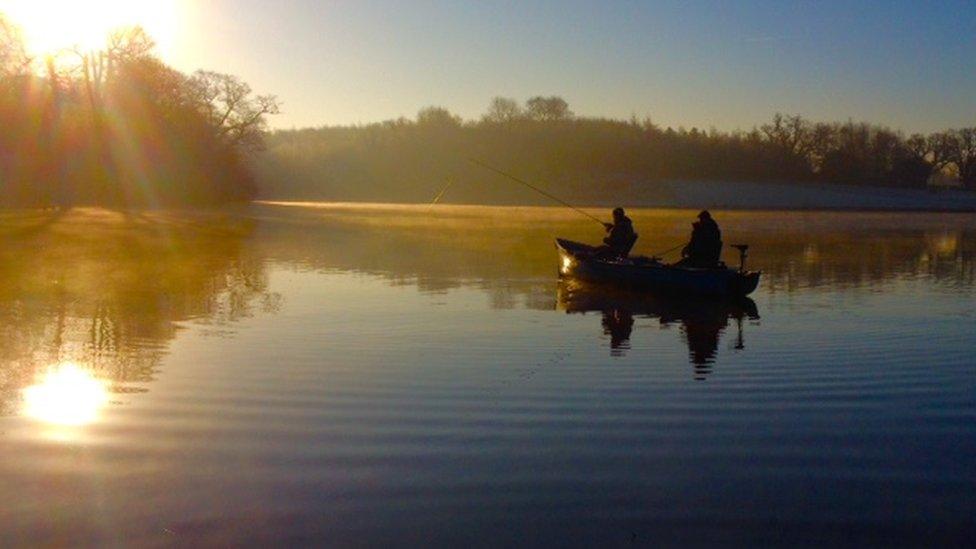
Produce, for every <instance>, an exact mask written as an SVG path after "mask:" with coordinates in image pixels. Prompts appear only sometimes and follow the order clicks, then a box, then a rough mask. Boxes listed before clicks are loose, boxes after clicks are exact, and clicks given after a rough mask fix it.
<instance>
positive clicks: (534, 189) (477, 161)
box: [434, 158, 688, 257]
mask: <svg viewBox="0 0 976 549" xmlns="http://www.w3.org/2000/svg"><path fill="white" fill-rule="evenodd" d="M468 161H469V162H471V163H472V164H477V165H478V166H481V167H482V168H484V169H486V170H489V171H492V172H495V173H497V174H498V175H501V176H504V177H507V178H508V179H511V180H512V181H515V182H517V183H521V184H522V185H525V186H526V187H528V188H530V189H532V190H533V191H535V192H537V193H539V194H541V195H542V196H545V197H546V198H548V199H550V200H554V201H556V202H558V203H560V204H562V205H563V206H566V207H567V208H569V209H571V210H573V211H575V212H578V213H581V214H583V215H585V216H586V217H588V218H590V219H592V220H593V221H596V222H597V223H599V224H600V225H602V226H604V227H605V226H606V223H604V222H603V221H600V219H599V218H597V217H595V216H593V215H591V214H589V213H587V212H585V211H583V210H581V209H579V208H577V207H576V206H573V205H572V204H570V203H569V202H566V201H565V200H563V199H561V198H559V197H558V196H554V195H552V194H551V193H548V192H546V191H544V190H542V189H540V188H539V187H536V186H535V185H533V184H531V183H529V182H528V181H525V180H524V179H521V178H518V177H515V176H514V175H512V174H510V173H507V172H503V171H502V170H499V169H498V168H496V167H494V166H490V165H488V164H485V163H484V162H482V161H480V160H477V159H474V158H469V159H468ZM448 186H450V184H448ZM444 190H447V189H446V188H445V189H444ZM441 194H443V191H442V192H441V193H440V194H438V195H437V198H440V195H441ZM437 198H435V199H434V201H435V202H436V201H437ZM687 244H688V243H687V242H682V243H681V244H678V245H677V246H675V247H673V248H668V249H667V250H665V251H663V252H658V253H655V254H653V256H654V257H663V256H665V255H667V254H669V253H671V252H673V251H676V250H677V249H678V248H682V247H684V246H686V245H687Z"/></svg>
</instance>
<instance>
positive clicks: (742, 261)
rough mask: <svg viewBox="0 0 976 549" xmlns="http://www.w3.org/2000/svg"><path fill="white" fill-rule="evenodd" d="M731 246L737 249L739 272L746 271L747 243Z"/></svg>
mask: <svg viewBox="0 0 976 549" xmlns="http://www.w3.org/2000/svg"><path fill="white" fill-rule="evenodd" d="M732 247H733V248H735V249H736V250H739V272H740V273H744V272H746V258H747V257H749V256H748V254H747V253H746V252H747V251H749V245H748V244H733V245H732Z"/></svg>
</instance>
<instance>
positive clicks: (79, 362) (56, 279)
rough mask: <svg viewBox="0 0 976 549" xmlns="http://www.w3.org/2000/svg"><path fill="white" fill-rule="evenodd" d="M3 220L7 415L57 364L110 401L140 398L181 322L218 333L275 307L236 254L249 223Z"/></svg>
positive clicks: (100, 215)
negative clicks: (115, 396) (258, 309)
mask: <svg viewBox="0 0 976 549" xmlns="http://www.w3.org/2000/svg"><path fill="white" fill-rule="evenodd" d="M0 221H2V223H0V414H3V415H7V414H10V413H13V412H15V411H16V409H17V408H18V407H19V406H20V405H21V400H23V397H24V396H25V395H24V394H22V393H24V391H25V390H26V388H28V387H34V386H39V387H48V386H49V385H50V384H47V385H44V384H43V382H44V379H43V378H44V376H45V375H46V372H48V373H49V372H50V371H51V370H52V368H57V367H58V366H59V365H63V364H71V365H73V367H74V368H75V369H76V370H77V372H75V373H76V374H77V375H81V373H83V374H85V375H90V376H91V377H92V378H93V379H97V380H99V381H103V382H105V383H106V385H107V387H108V390H109V391H110V392H113V393H128V392H141V391H145V390H146V387H145V384H146V383H147V382H149V381H151V380H152V379H153V377H154V375H155V371H156V368H157V364H158V363H159V360H160V359H161V358H162V356H163V355H164V353H165V352H166V348H167V346H168V344H169V342H170V341H171V340H172V339H173V338H174V337H175V335H176V332H177V330H178V326H177V322H180V321H184V320H188V319H196V320H199V321H203V322H208V323H214V324H218V325H223V324H227V323H230V322H234V321H236V320H238V319H240V318H244V317H247V316H249V315H250V314H251V311H252V309H253V307H254V306H255V304H259V303H260V304H264V305H265V306H266V307H274V306H275V303H276V300H275V296H274V294H270V293H269V292H268V291H267V281H266V277H265V274H264V271H263V266H262V263H261V262H260V261H258V260H256V259H253V258H250V257H248V255H247V254H246V253H243V250H244V246H243V244H244V242H245V241H246V240H247V239H249V238H250V234H251V232H252V228H253V221H250V220H247V219H244V218H240V217H236V216H233V215H226V214H178V215H176V214H174V215H170V214H165V213H151V214H131V215H127V214H122V213H116V212H109V211H106V210H88V209H76V210H74V211H72V212H69V213H67V214H65V215H61V216H52V215H50V214H47V213H43V212H35V213H20V214H10V213H8V214H4V217H3V219H0ZM79 372H80V373H79ZM39 384H40V385H39ZM34 393H37V391H34V392H32V393H31V395H34V396H37V395H35V394H34ZM45 394H46V393H45ZM32 398H33V397H32ZM35 400H36V399H35Z"/></svg>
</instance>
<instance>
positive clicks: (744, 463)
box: [0, 204, 976, 546]
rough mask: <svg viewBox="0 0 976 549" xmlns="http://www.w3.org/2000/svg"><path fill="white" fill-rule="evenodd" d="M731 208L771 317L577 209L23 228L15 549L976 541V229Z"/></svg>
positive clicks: (889, 217)
mask: <svg viewBox="0 0 976 549" xmlns="http://www.w3.org/2000/svg"><path fill="white" fill-rule="evenodd" d="M595 213H599V214H600V215H601V216H608V215H609V212H603V211H600V212H595ZM694 213H695V212H690V211H666V210H656V211H655V210H646V211H640V212H633V215H632V217H633V218H634V221H635V225H636V227H637V229H638V231H639V232H640V233H641V235H642V236H641V240H640V242H639V243H638V245H637V250H636V251H637V252H639V253H650V252H653V251H659V250H664V249H667V248H670V247H672V246H674V245H676V244H678V243H680V242H681V241H682V239H683V238H685V237H686V235H687V233H688V231H689V228H690V226H689V223H690V221H692V219H693V217H694ZM716 218H717V220H718V221H719V223H720V224H721V225H722V227H723V230H724V235H725V241H726V244H727V245H728V244H733V243H737V242H748V243H749V244H751V245H752V249H751V250H750V254H751V257H750V258H749V264H750V266H751V267H754V268H758V269H762V270H763V272H764V275H763V280H762V282H761V284H760V288H759V290H758V291H757V292H756V293H755V294H753V296H751V297H752V300H751V301H745V302H736V303H720V304H704V303H699V302H695V301H689V300H681V301H674V300H662V299H660V298H654V297H650V296H646V295H638V294H633V293H626V292H624V293H621V292H614V291H611V290H608V289H606V288H599V287H593V286H589V285H583V284H578V283H573V282H571V281H570V282H562V283H560V282H559V280H558V279H557V277H556V255H555V250H554V248H553V241H552V239H553V238H554V237H555V236H566V237H570V238H574V239H579V240H588V241H596V240H598V239H599V238H600V237H601V236H602V234H601V233H602V230H601V228H600V227H599V226H597V225H596V224H595V223H593V222H592V221H590V220H587V219H585V218H582V217H580V216H578V215H577V214H574V213H573V212H568V211H564V210H557V209H548V208H480V207H448V206H439V207H435V208H434V209H433V211H428V208H427V207H426V206H419V207H405V206H379V205H377V206H351V205H321V204H319V205H304V206H296V205H289V206H284V205H256V206H254V207H251V208H248V209H243V210H238V211H234V212H224V213H220V214H213V213H211V214H205V213H195V214H179V215H177V214H164V213H152V214H144V215H133V216H122V215H120V214H114V213H106V212H101V211H90V210H76V211H74V212H71V213H69V214H67V215H64V216H61V217H49V216H47V215H45V214H40V213H33V214H22V213H21V214H17V213H10V214H0V413H2V417H0V488H2V489H0V545H2V546H11V545H31V546H36V545H49V544H54V545H98V546H106V545H137V544H145V545H170V544H173V545H177V544H198V543H200V544H202V543H208V544H218V545H239V544H270V543H289V544H310V543H316V544H328V545H357V546H359V545H382V546H387V545H419V544H428V543H433V544H436V545H449V546H468V545H478V546H511V545H516V544H518V545H523V544H532V545H559V546H566V545H601V546H603V545H609V546H613V545H624V546H629V545H645V544H646V545H662V544H665V545H676V544H696V545H697V544H703V543H739V544H744V543H762V544H783V545H785V544H791V545H792V544H795V543H797V542H799V543H800V544H806V545H821V544H824V543H842V544H849V545H861V544H865V543H869V544H884V545H899V544H912V543H925V544H946V543H963V542H967V541H968V542H970V543H971V542H972V536H973V535H974V534H976V526H974V524H973V517H974V516H976V465H974V463H976V461H974V460H976V356H974V355H976V308H974V305H976V273H974V260H976V218H974V216H972V215H949V214H945V215H937V214H903V213H899V214H885V213H875V214H858V213H789V212H718V213H717V214H716ZM732 256H733V254H731V253H729V252H728V251H726V256H725V257H726V260H727V261H729V262H730V263H733V262H736V261H737V260H736V259H735V258H734V257H732Z"/></svg>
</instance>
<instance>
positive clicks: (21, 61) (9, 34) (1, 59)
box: [0, 13, 32, 79]
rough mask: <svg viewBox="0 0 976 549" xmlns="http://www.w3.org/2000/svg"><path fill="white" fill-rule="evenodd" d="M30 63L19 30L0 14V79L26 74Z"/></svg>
mask: <svg viewBox="0 0 976 549" xmlns="http://www.w3.org/2000/svg"><path fill="white" fill-rule="evenodd" d="M31 62H32V59H31V57H30V56H29V55H27V50H26V49H25V48H24V39H23V36H21V33H20V30H19V29H18V28H17V27H15V26H14V24H13V23H11V22H10V21H9V20H7V18H5V17H4V16H3V14H2V13H0V79H2V78H10V77H15V76H23V75H25V74H27V73H28V72H29V70H30V65H31Z"/></svg>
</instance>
